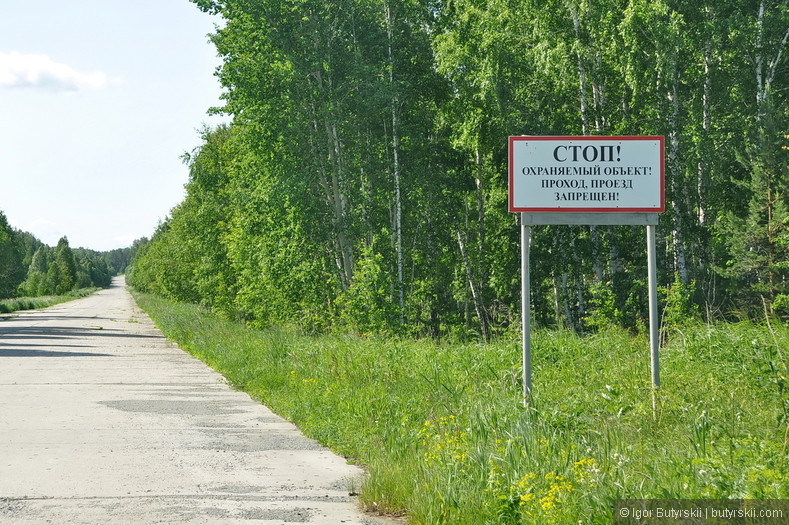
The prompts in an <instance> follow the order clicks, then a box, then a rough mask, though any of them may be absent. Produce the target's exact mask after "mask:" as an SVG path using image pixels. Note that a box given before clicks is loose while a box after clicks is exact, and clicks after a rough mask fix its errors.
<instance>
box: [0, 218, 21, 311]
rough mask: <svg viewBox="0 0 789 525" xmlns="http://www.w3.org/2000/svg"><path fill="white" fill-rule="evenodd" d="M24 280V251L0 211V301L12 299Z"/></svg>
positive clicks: (15, 233)
mask: <svg viewBox="0 0 789 525" xmlns="http://www.w3.org/2000/svg"><path fill="white" fill-rule="evenodd" d="M24 278H25V266H24V251H23V246H22V242H21V240H20V238H19V236H18V233H17V232H16V231H14V230H12V229H11V226H10V225H9V224H8V220H7V219H6V216H5V214H4V213H3V212H1V211H0V299H3V298H6V297H14V296H15V295H16V289H17V286H19V283H21V282H22V280H23V279H24Z"/></svg>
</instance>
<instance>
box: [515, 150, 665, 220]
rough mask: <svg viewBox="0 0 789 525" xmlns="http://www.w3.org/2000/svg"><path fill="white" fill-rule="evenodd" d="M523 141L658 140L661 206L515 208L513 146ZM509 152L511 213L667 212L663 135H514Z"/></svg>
mask: <svg viewBox="0 0 789 525" xmlns="http://www.w3.org/2000/svg"><path fill="white" fill-rule="evenodd" d="M523 140H531V141H534V140H568V141H570V140H575V141H590V140H608V141H611V140H621V141H625V140H631V141H644V140H657V141H658V142H660V206H659V207H657V208H524V207H519V208H516V207H515V202H514V201H515V194H514V193H515V192H514V191H513V182H514V179H515V174H514V170H513V145H514V144H515V142H519V141H523ZM508 146H509V151H508V152H507V155H508V162H509V166H508V168H507V169H508V171H509V188H508V193H509V195H508V196H507V201H508V204H509V211H511V212H514V213H517V212H525V213H662V212H664V211H666V138H665V137H664V136H662V135H638V136H636V135H627V136H602V135H595V136H563V135H553V136H547V135H513V136H510V137H509V141H508Z"/></svg>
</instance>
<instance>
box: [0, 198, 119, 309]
mask: <svg viewBox="0 0 789 525" xmlns="http://www.w3.org/2000/svg"><path fill="white" fill-rule="evenodd" d="M133 250H134V248H133V247H131V248H120V249H116V250H110V251H107V252H97V251H95V250H89V249H86V248H71V246H70V245H69V242H68V238H67V237H65V236H64V237H61V238H60V240H59V241H58V243H57V245H56V246H55V247H51V246H48V245H47V244H45V243H43V242H42V241H41V240H39V239H38V238H36V237H35V236H34V235H33V234H31V233H28V232H24V231H21V230H17V229H16V228H13V227H12V226H11V225H10V224H9V223H8V220H7V218H6V216H5V214H4V213H3V212H2V211H0V313H3V312H10V311H16V310H28V309H34V308H44V307H46V306H51V305H53V304H57V303H60V302H64V301H68V300H70V299H75V298H78V297H84V296H85V295H88V294H90V293H92V292H93V291H94V290H96V289H98V288H106V287H108V286H109V285H110V283H111V282H112V276H113V275H120V274H121V273H123V272H124V271H125V270H126V267H127V266H128V264H129V263H130V262H131V259H132V254H133Z"/></svg>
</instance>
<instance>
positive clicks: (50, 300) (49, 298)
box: [0, 288, 98, 314]
mask: <svg viewBox="0 0 789 525" xmlns="http://www.w3.org/2000/svg"><path fill="white" fill-rule="evenodd" d="M97 290H98V288H81V289H79V290H72V291H70V292H69V293H67V294H65V295H40V296H34V297H16V298H14V299H2V300H0V314H7V313H11V312H17V311H19V310H38V309H40V308H49V307H50V306H54V305H56V304H60V303H65V302H67V301H73V300H74V299H81V298H83V297H87V296H88V295H90V294H92V293H94V292H95V291H97Z"/></svg>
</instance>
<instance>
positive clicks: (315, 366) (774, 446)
mask: <svg viewBox="0 0 789 525" xmlns="http://www.w3.org/2000/svg"><path fill="white" fill-rule="evenodd" d="M135 297H136V298H137V301H138V303H139V304H140V306H141V307H142V308H143V309H144V310H146V311H147V312H148V313H149V314H150V315H151V316H152V317H153V319H154V320H155V322H156V324H157V325H158V326H159V327H160V328H161V329H162V330H163V331H164V333H165V334H166V335H167V336H168V337H170V338H171V339H173V340H174V341H176V342H177V343H178V344H179V345H180V346H181V347H182V348H184V349H186V350H188V351H189V352H191V353H193V354H194V355H195V356H197V357H199V358H201V359H203V360H204V361H206V362H207V363H208V364H209V365H211V366H212V367H214V368H215V369H217V370H219V371H220V372H222V373H223V374H224V375H225V376H226V377H227V378H228V380H229V381H231V383H232V384H234V385H235V386H236V387H237V388H239V389H242V390H244V391H247V392H249V393H250V394H251V395H252V396H253V397H255V398H258V399H260V400H261V401H262V402H264V403H265V404H267V405H268V406H269V407H270V408H271V409H272V410H274V411H275V412H278V413H279V414H281V415H283V416H285V417H287V418H288V419H290V420H292V421H294V422H295V423H296V424H298V425H299V427H300V428H301V429H302V430H303V431H304V432H305V433H306V434H308V435H310V436H312V437H315V438H317V439H319V440H320V441H321V442H323V443H325V444H326V445H328V446H330V447H331V448H333V449H334V450H336V451H337V452H339V453H341V454H343V455H345V456H347V457H349V458H351V459H352V460H354V461H357V462H359V463H361V464H363V465H365V466H366V467H367V468H368V470H369V472H370V477H369V480H368V481H367V482H366V484H365V486H364V487H363V488H362V494H361V499H362V501H363V502H364V504H365V505H367V506H368V508H370V509H372V510H379V511H384V512H394V513H405V514H407V515H408V518H409V522H411V523H418V524H438V523H452V524H469V525H470V524H475V525H477V524H481V523H513V524H516V523H559V524H573V525H577V524H579V523H584V524H585V523H610V522H611V521H612V515H611V507H612V503H613V501H614V500H615V499H617V498H711V499H715V498H789V454H788V451H787V443H788V442H787V439H788V438H789V426H787V425H789V399H787V392H786V390H785V388H786V378H787V377H788V376H789V373H787V356H786V351H785V350H784V349H787V348H789V327H787V326H785V325H776V324H772V325H771V326H770V327H765V326H760V325H756V324H752V323H739V324H722V325H713V326H708V325H700V324H699V325H688V326H685V327H683V328H682V329H677V330H674V331H673V332H671V333H670V334H668V336H669V338H668V342H667V344H666V345H665V347H664V349H663V354H662V366H663V377H662V380H663V385H664V386H663V388H662V391H661V395H660V405H661V406H660V410H659V414H658V416H657V418H656V419H653V417H652V412H651V398H650V389H649V371H648V350H647V347H648V345H647V343H646V340H645V339H644V338H643V337H633V336H632V335H630V334H627V333H626V332H622V331H619V330H607V331H601V332H600V333H598V334H595V335H592V336H588V337H585V338H579V337H578V336H576V335H575V334H573V333H570V332H565V331H539V332H537V333H536V334H535V335H534V338H533V355H534V359H535V362H534V387H535V409H534V410H530V411H527V410H525V409H523V408H522V407H521V405H520V403H519V401H520V400H519V397H518V393H519V391H520V387H519V384H518V381H519V375H520V362H519V358H520V353H519V346H518V343H517V342H513V341H509V342H501V343H496V344H490V345H480V344H452V345H449V344H439V343H435V342H430V341H402V340H401V341H394V340H380V341H377V340H368V339H362V338H357V337H342V336H336V335H334V336H323V337H307V336H303V335H300V334H298V333H297V332H294V331H288V330H285V329H272V330H266V331H258V330H250V329H246V328H243V327H241V326H239V325H238V324H235V323H231V322H227V321H223V320H221V319H218V318H216V317H215V316H213V315H211V314H210V313H209V312H207V311H205V310H204V309H201V308H199V307H196V306H192V305H183V304H173V303H170V302H168V301H166V300H163V299H161V298H158V297H155V296H150V295H139V294H136V295H135Z"/></svg>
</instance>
